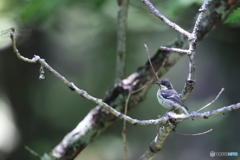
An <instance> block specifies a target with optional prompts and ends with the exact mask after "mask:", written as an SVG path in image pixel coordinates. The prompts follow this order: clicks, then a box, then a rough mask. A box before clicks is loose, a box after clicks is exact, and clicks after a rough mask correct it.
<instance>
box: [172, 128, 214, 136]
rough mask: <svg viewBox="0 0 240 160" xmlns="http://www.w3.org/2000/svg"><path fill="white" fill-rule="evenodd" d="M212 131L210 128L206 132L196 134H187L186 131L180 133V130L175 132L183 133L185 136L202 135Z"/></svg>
mask: <svg viewBox="0 0 240 160" xmlns="http://www.w3.org/2000/svg"><path fill="white" fill-rule="evenodd" d="M211 131H212V129H209V130H207V131H205V132H201V133H195V134H185V133H180V132H177V131H174V132H175V133H177V134H180V135H183V136H200V135H203V134H206V133H208V132H211Z"/></svg>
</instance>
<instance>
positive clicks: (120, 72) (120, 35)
mask: <svg viewBox="0 0 240 160" xmlns="http://www.w3.org/2000/svg"><path fill="white" fill-rule="evenodd" d="M118 4H119V7H120V8H119V11H118V32H117V60H116V78H115V82H120V81H121V80H122V79H123V78H124V77H125V57H126V31H127V13H128V5H129V0H118Z"/></svg>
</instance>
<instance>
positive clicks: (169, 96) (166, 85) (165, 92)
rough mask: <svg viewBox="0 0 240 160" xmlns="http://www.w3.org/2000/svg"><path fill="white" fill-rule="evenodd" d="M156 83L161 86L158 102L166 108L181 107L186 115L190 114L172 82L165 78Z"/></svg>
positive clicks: (158, 92)
mask: <svg viewBox="0 0 240 160" xmlns="http://www.w3.org/2000/svg"><path fill="white" fill-rule="evenodd" d="M156 84H157V85H158V86H159V87H160V88H159V89H158V91H157V99H158V102H159V103H160V104H161V105H162V106H163V107H165V108H168V109H171V110H175V109H181V110H182V111H184V112H185V114H186V115H189V114H190V113H189V111H188V108H187V106H185V104H184V103H183V101H182V99H181V98H180V96H179V94H178V93H177V92H176V91H175V90H174V88H173V85H172V84H171V82H170V81H169V80H168V79H167V78H164V79H162V80H161V81H159V82H156Z"/></svg>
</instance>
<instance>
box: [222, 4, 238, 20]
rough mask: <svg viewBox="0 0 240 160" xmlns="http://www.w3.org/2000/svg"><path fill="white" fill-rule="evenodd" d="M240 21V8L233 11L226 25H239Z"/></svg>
mask: <svg viewBox="0 0 240 160" xmlns="http://www.w3.org/2000/svg"><path fill="white" fill-rule="evenodd" d="M239 21H240V8H237V9H235V10H233V12H232V13H231V14H230V15H229V16H228V18H227V19H226V21H225V22H224V23H238V22H239Z"/></svg>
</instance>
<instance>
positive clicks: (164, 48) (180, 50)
mask: <svg viewBox="0 0 240 160" xmlns="http://www.w3.org/2000/svg"><path fill="white" fill-rule="evenodd" d="M160 49H161V50H164V51H169V52H177V53H184V54H189V51H188V50H186V49H180V48H170V47H163V46H161V47H160Z"/></svg>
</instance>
